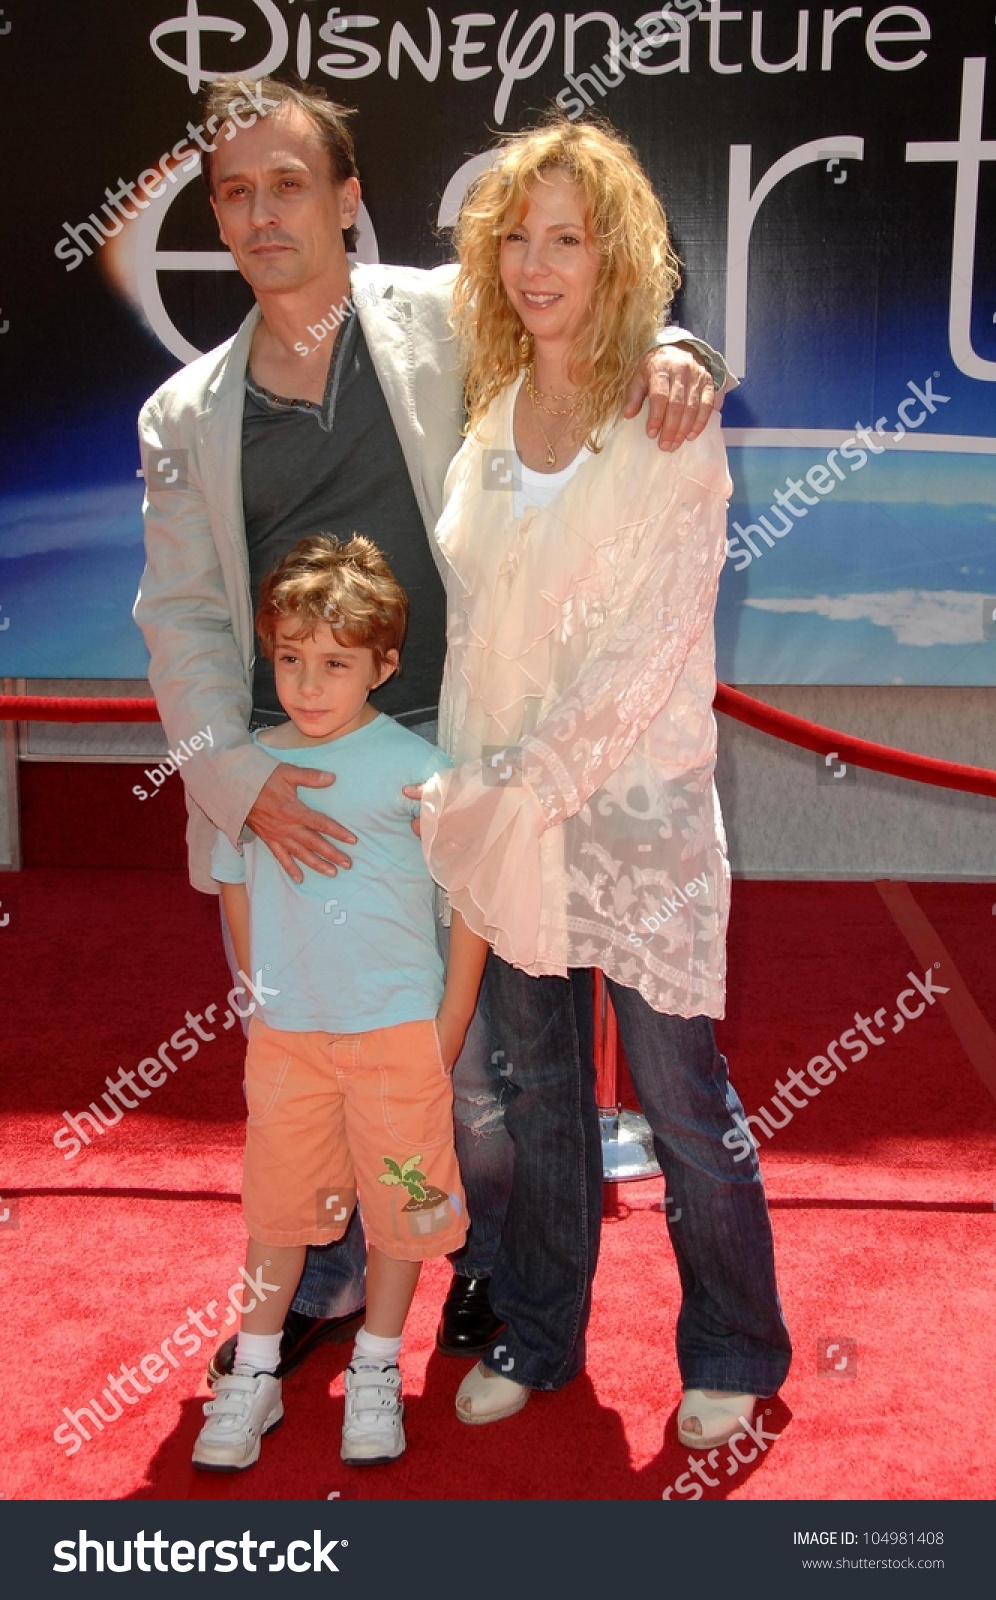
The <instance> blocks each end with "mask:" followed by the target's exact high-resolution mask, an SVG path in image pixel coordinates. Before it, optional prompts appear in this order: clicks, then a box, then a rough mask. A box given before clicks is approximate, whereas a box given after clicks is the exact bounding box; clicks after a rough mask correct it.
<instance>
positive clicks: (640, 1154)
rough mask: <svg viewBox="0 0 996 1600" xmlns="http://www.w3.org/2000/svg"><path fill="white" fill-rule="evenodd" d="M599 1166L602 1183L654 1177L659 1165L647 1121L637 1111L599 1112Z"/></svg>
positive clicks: (657, 1175) (658, 1170)
mask: <svg viewBox="0 0 996 1600" xmlns="http://www.w3.org/2000/svg"><path fill="white" fill-rule="evenodd" d="M598 1126H599V1129H600V1131H601V1135H602V1166H603V1167H604V1169H605V1181H606V1183H631V1182H634V1181H635V1180H636V1179H638V1178H657V1177H659V1176H660V1170H661V1169H660V1167H659V1166H658V1165H657V1157H656V1156H655V1155H654V1138H653V1134H652V1133H651V1131H650V1123H649V1122H648V1121H647V1119H646V1117H642V1116H641V1115H640V1113H639V1112H638V1111H601V1110H600V1111H599V1113H598Z"/></svg>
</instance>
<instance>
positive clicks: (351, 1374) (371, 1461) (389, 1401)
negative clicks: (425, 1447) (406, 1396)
mask: <svg viewBox="0 0 996 1600" xmlns="http://www.w3.org/2000/svg"><path fill="white" fill-rule="evenodd" d="M345 1382H346V1415H345V1417H344V1418H343V1423H342V1449H341V1451H340V1455H341V1456H342V1459H343V1461H347V1462H349V1463H350V1465H352V1466H367V1467H372V1466H376V1465H377V1464H378V1463H380V1462H383V1461H396V1460H397V1458H398V1456H400V1455H403V1454H404V1450H405V1430H404V1427H403V1426H402V1420H401V1419H402V1417H403V1416H404V1414H405V1403H404V1401H403V1400H402V1398H401V1373H400V1372H399V1371H398V1368H397V1367H396V1366H395V1365H393V1364H392V1365H390V1366H389V1365H388V1364H387V1363H386V1362H383V1361H373V1360H371V1359H370V1358H369V1357H367V1356H354V1357H353V1360H352V1362H351V1364H350V1365H349V1366H348V1367H347V1368H346V1373H345Z"/></svg>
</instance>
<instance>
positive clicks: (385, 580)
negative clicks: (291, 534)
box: [256, 533, 408, 668]
mask: <svg viewBox="0 0 996 1600" xmlns="http://www.w3.org/2000/svg"><path fill="white" fill-rule="evenodd" d="M288 619H290V620H293V621H295V622H296V623H297V624H298V629H297V631H296V632H295V633H294V635H293V637H294V638H297V639H307V638H313V637H314V635H315V632H316V630H317V629H318V628H319V627H320V626H321V624H322V623H325V622H327V623H328V624H329V626H330V627H331V629H332V632H333V633H334V634H335V637H336V639H337V640H338V642H339V643H340V644H341V645H343V646H344V647H346V648H351V649H366V650H372V651H373V654H374V660H375V662H376V665H377V667H378V668H380V667H381V666H382V665H383V661H384V657H385V656H386V655H387V652H388V651H389V650H397V651H399V652H400V650H401V647H402V645H403V644H404V642H405V631H406V629H407V627H408V596H407V595H406V594H405V591H404V589H402V587H401V585H400V583H399V582H398V580H397V578H396V577H395V576H394V573H393V572H392V571H391V569H390V567H389V566H388V564H387V562H386V561H385V559H384V557H383V555H382V554H381V552H380V551H379V550H378V549H377V546H376V545H375V544H374V543H373V541H372V540H371V539H365V538H364V537H363V535H362V534H359V533H354V535H353V537H352V538H351V539H350V540H349V543H348V544H345V543H343V541H342V540H340V539H337V538H336V537H335V535H334V534H327V533H317V534H312V535H311V536H310V537H309V538H307V539H302V540H301V541H300V543H299V544H297V545H295V547H294V549H293V550H291V551H290V552H289V553H288V554H287V555H286V556H284V558H283V560H282V561H281V562H280V563H279V565H278V566H276V567H275V568H274V570H273V571H272V572H270V573H268V574H267V576H266V577H265V578H264V579H263V582H262V584H261V586H260V592H259V606H258V608H257V611H256V633H257V636H258V638H259V642H260V647H261V649H262V651H263V654H264V655H265V656H266V657H267V659H268V660H270V661H272V660H273V655H274V650H275V641H276V633H277V624H278V623H279V622H281V621H287V620H288Z"/></svg>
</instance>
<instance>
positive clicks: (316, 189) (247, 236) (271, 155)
mask: <svg viewBox="0 0 996 1600" xmlns="http://www.w3.org/2000/svg"><path fill="white" fill-rule="evenodd" d="M231 126H232V125H231V124H226V125H225V131H226V133H227V131H228V129H229V128H230V127H231ZM213 176H214V195H213V197H212V200H211V204H212V206H213V207H214V214H215V216H216V217H217V219H218V229H219V232H220V234H221V238H222V242H223V243H224V244H226V245H227V246H228V248H229V249H230V250H231V252H232V255H233V256H234V257H235V262H236V265H237V267H238V269H239V271H240V272H241V274H242V276H243V277H244V278H245V279H246V280H247V282H248V283H249V284H251V286H252V288H253V289H254V290H255V292H256V293H257V294H272V293H291V294H292V293H295V292H296V291H298V290H300V289H303V288H304V287H306V285H308V284H309V283H312V282H314V280H316V279H318V278H321V277H323V276H325V275H326V274H327V273H328V272H329V270H330V268H333V267H336V268H338V269H339V270H340V271H341V270H342V269H343V268H344V267H345V264H346V248H345V245H344V243H343V237H342V233H343V229H344V228H348V227H350V226H351V224H352V223H354V222H355V221H356V213H357V210H358V208H359V203H360V186H359V183H358V182H357V180H356V179H355V178H347V179H346V180H345V182H344V183H336V182H335V180H334V179H333V177H332V172H331V166H330V161H329V154H328V151H327V150H326V148H325V146H324V144H323V143H322V141H321V138H320V136H319V134H318V132H317V130H316V128H315V127H314V125H313V124H312V122H311V121H310V120H309V118H308V117H307V115H306V114H305V113H304V112H303V111H302V110H301V109H300V107H299V106H295V105H285V106H281V108H280V110H279V111H275V112H271V113H270V115H269V116H267V117H261V118H259V120H258V121H257V122H255V123H254V124H253V126H252V127H251V128H238V129H237V130H236V132H235V135H234V137H233V138H232V139H231V140H227V139H226V138H221V139H220V141H219V143H218V148H217V150H216V152H215V155H214V173H213Z"/></svg>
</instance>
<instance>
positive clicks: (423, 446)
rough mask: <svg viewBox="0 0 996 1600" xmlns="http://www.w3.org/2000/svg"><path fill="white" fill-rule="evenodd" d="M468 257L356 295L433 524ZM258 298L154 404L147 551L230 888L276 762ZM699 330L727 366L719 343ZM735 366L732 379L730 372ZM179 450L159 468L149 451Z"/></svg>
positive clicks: (161, 629) (200, 852)
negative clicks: (261, 549)
mask: <svg viewBox="0 0 996 1600" xmlns="http://www.w3.org/2000/svg"><path fill="white" fill-rule="evenodd" d="M455 275H456V268H455V267H453V266H446V267H436V268H433V269H432V270H431V271H425V270H423V269H422V268H418V267H388V266H361V265H356V266H354V267H353V269H352V273H351V280H352V298H353V300H354V302H355V304H356V308H357V315H358V317H359V319H360V325H361V327H362V329H363V332H364V335H365V337H366V340H367V344H368V347H369V350H370V355H371V358H372V360H373V364H374V368H375V370H376V373H377V377H378V379H379V381H380V385H381V388H382V389H383V391H384V395H385V398H386V400H387V404H388V407H389V409H390V412H391V417H392V420H393V422H394V426H395V429H396V431H397V435H398V439H399V442H400V444H401V448H402V450H403V452H404V457H405V462H406V464H407V467H408V471H409V474H410V476H411V481H412V487H413V489H414V492H415V497H416V499H417V501H418V505H419V510H420V511H421V513H422V517H423V520H424V522H425V527H426V535H427V536H428V535H429V534H430V533H431V531H432V529H433V528H434V527H435V524H436V522H437V520H438V517H439V513H440V511H441V509H442V495H443V480H444V478H445V476H446V469H447V467H448V466H449V464H450V461H451V460H452V459H453V456H454V455H455V454H456V452H457V450H458V449H459V447H460V442H461V441H460V428H461V426H462V422H463V408H462V397H461V381H460V373H459V371H458V366H457V355H456V341H455V338H454V336H453V334H452V332H451V329H450V327H449V323H448V320H447V318H448V315H449V310H450V299H451V293H452V286H453V280H454V278H455ZM258 318H259V310H258V308H254V309H253V310H252V311H251V312H250V313H249V316H248V317H247V318H246V320H245V321H244V322H243V324H242V326H241V328H240V329H239V331H238V333H237V334H236V335H235V337H234V338H233V339H229V340H227V341H226V343H224V344H221V345H218V347H217V348H216V349H215V350H210V351H209V352H208V353H207V355H204V356H201V357H200V358H199V359H198V360H197V361H192V362H191V363H190V365H189V366H186V367H184V368H183V369H182V370H181V371H180V372H178V373H176V374H175V376H173V377H172V378H170V379H168V381H167V382H166V383H164V384H163V385H162V387H161V388H160V389H157V390H156V393H155V394H154V395H153V396H152V397H151V399H150V400H148V401H147V402H146V404H145V405H144V407H143V408H142V412H141V416H140V417H139V438H140V442H141V446H142V460H143V464H144V466H145V469H146V470H145V483H146V493H145V504H144V515H145V553H146V565H145V571H144V572H143V574H142V582H141V586H140V588H139V593H138V599H137V600H136V602H135V608H134V616H135V620H136V622H137V623H138V625H139V627H140V628H141V629H142V632H143V634H144V636H145V642H146V645H147V647H148V650H149V656H150V666H149V681H150V683H151V685H152V690H153V693H154V694H155V697H156V701H157V703H158V706H159V712H160V715H161V717H162V720H163V725H164V727H165V730H166V737H167V740H168V742H169V745H170V747H171V748H175V747H176V746H177V745H178V744H179V743H180V741H181V740H183V739H188V740H189V739H190V738H191V736H192V735H194V734H196V733H198V732H200V731H202V730H203V729H205V728H210V730H211V736H212V740H213V743H212V745H211V747H210V748H203V749H200V750H198V751H196V753H195V754H194V755H193V756H191V757H190V759H189V760H187V761H186V762H185V763H184V766H183V778H184V783H185V787H186V796H187V814H188V820H187V847H188V855H189V862H190V880H191V882H192V884H193V885H194V887H195V888H197V889H202V890H204V891H205V892H206V893H209V894H215V893H217V892H218V889H217V885H216V884H215V883H214V882H213V881H212V878H211V871H210V857H211V848H212V846H213V844H214V837H215V830H216V829H217V828H220V829H221V830H222V832H223V833H225V834H226V835H227V836H228V838H229V839H230V840H231V841H232V843H233V844H237V843H238V842H239V838H240V835H241V834H242V831H243V828H244V825H245V819H246V815H247V813H248V812H249V811H250V810H251V808H252V805H253V803H254V801H255V800H256V797H257V795H258V794H259V791H260V789H261V788H262V786H263V784H264V782H265V781H266V779H267V778H268V777H269V775H270V773H271V772H272V771H273V761H272V759H271V757H269V756H267V755H266V754H264V752H263V751H261V750H259V749H258V748H257V747H256V746H254V745H253V744H252V743H251V742H250V739H249V735H248V733H247V731H246V730H247V727H248V724H249V718H250V714H251V711H252V688H251V685H252V666H253V658H254V652H255V633H254V629H253V617H252V604H251V597H250V586H249V556H248V550H247V546H246V532H245V519H244V516H243V509H242V411H243V404H244V386H245V375H246V367H247V365H248V361H249V350H250V346H251V343H252V336H253V331H254V329H255V327H256V323H257V321H258ZM659 337H660V339H661V341H662V342H668V343H672V342H678V341H679V340H681V341H688V342H691V343H693V344H695V345H696V346H698V348H700V349H701V350H702V352H703V354H704V355H705V356H706V359H707V361H709V363H710V365H712V366H713V369H714V371H716V370H717V366H718V370H719V372H723V371H724V370H725V369H724V368H723V363H722V359H721V358H720V357H718V356H716V353H715V352H714V351H712V350H711V349H710V348H709V347H708V346H707V345H702V344H701V343H700V341H698V340H692V341H689V340H688V335H687V334H686V333H684V332H683V331H682V330H681V329H680V328H667V329H664V330H662V332H661V334H660V336H659ZM720 381H722V380H720ZM150 451H159V452H166V453H168V454H170V455H171V456H172V457H173V460H172V461H171V463H170V468H171V471H172V469H175V470H176V472H177V474H178V476H177V478H176V481H175V482H174V483H173V484H172V486H171V485H170V484H169V483H168V482H167V478H168V477H169V476H170V475H171V473H163V472H157V471H155V470H149V452H150Z"/></svg>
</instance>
